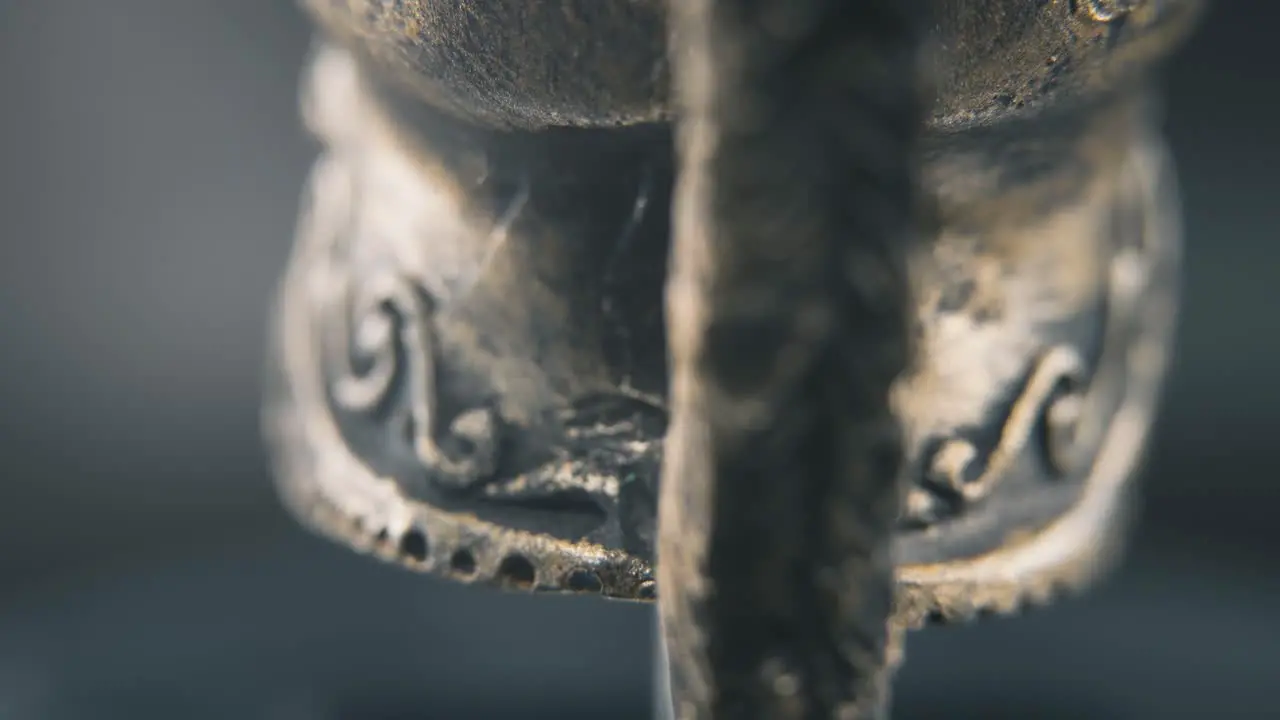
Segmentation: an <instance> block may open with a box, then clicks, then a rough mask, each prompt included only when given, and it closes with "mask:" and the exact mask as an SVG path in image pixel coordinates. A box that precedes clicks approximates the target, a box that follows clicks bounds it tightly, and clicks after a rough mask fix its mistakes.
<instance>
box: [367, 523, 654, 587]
mask: <svg viewBox="0 0 1280 720" xmlns="http://www.w3.org/2000/svg"><path fill="white" fill-rule="evenodd" d="M374 540H375V542H376V543H377V544H378V545H380V546H386V545H387V543H388V541H389V540H390V537H389V536H388V534H387V531H386V530H385V529H384V530H380V531H378V534H377V535H376V536H375V538H374ZM430 550H431V543H430V541H428V539H427V535H426V533H424V532H423V531H422V530H420V529H418V528H410V529H409V530H408V531H406V532H405V533H404V534H403V535H401V536H400V542H399V543H398V551H399V554H400V556H401V557H403V558H405V559H407V560H409V561H411V562H413V563H418V564H420V563H424V562H426V561H427V556H428V555H429V554H430ZM449 570H450V571H451V572H453V573H454V574H456V575H458V576H460V577H470V576H472V575H474V574H475V572H476V558H475V555H473V554H472V553H471V551H470V550H467V549H466V548H461V549H458V550H455V551H454V553H453V555H451V556H450V557H449ZM498 576H499V578H500V579H501V581H502V582H503V584H505V585H507V586H508V587H514V588H520V589H527V588H531V587H533V585H534V583H535V582H536V580H537V569H536V568H535V567H534V566H533V563H532V562H530V560H529V559H528V558H526V557H525V556H523V555H518V554H513V555H508V556H506V557H505V558H503V559H502V563H501V564H499V565H498ZM565 585H566V587H567V588H568V589H569V590H572V591H574V592H582V593H598V592H600V591H601V590H603V589H604V584H603V583H602V582H601V580H600V576H599V575H597V574H596V573H594V572H592V571H590V570H575V571H573V572H572V573H570V574H569V576H568V577H567V578H566V580H565ZM653 590H654V588H653V582H652V581H649V582H646V583H644V584H643V585H642V586H641V587H640V589H639V592H638V593H637V595H638V597H640V598H648V599H652V598H653V596H654V593H653Z"/></svg>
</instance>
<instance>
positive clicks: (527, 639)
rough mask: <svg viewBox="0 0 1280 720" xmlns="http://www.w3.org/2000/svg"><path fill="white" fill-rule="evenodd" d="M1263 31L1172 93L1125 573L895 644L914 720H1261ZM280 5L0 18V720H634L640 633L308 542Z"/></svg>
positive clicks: (1269, 155)
mask: <svg viewBox="0 0 1280 720" xmlns="http://www.w3.org/2000/svg"><path fill="white" fill-rule="evenodd" d="M1277 19H1280V14H1278V13H1277V8H1276V7H1273V6H1272V5H1268V4H1265V3H1244V2H1237V1H1232V0H1226V1H1220V2H1219V3H1218V7H1217V8H1216V11H1215V12H1214V13H1213V14H1212V15H1211V16H1210V18H1209V22H1208V23H1207V25H1206V26H1205V27H1204V29H1203V30H1202V32H1201V33H1200V35H1199V36H1198V37H1197V38H1196V39H1195V41H1194V42H1193V43H1192V44H1191V45H1190V47H1188V48H1187V49H1186V51H1185V52H1184V53H1183V54H1182V55H1181V56H1180V57H1179V59H1178V60H1177V62H1176V63H1174V66H1173V68H1172V70H1171V72H1170V79H1169V87H1170V94H1169V111H1170V116H1169V121H1168V129H1169V133H1170V136H1171V138H1172V142H1173V145H1174V148H1175V151H1176V153H1177V157H1178V160H1179V162H1180V167H1181V173H1182V185H1183V190H1184V195H1185V201H1186V213H1187V224H1188V236H1189V242H1190V245H1189V249H1188V265H1189V271H1188V276H1187V310H1186V313H1185V320H1184V326H1183V327H1184V330H1183V333H1182V338H1181V347H1180V354H1179V359H1178V363H1177V367H1176V373H1175V376H1174V378H1173V380H1172V382H1171V384H1170V386H1169V392H1168V397H1167V402H1166V406H1165V410H1166V411H1165V415H1164V420H1163V423H1162V425H1161V428H1160V432H1159V436H1158V440H1157V443H1156V447H1155V450H1154V455H1153V461H1152V464H1151V467H1150V469H1149V471H1148V475H1147V483H1146V490H1147V492H1146V503H1145V519H1144V524H1143V525H1142V530H1141V533H1140V535H1139V538H1138V541H1137V544H1136V547H1135V548H1134V550H1133V553H1132V554H1131V556H1130V561H1129V563H1128V564H1127V566H1126V567H1125V569H1124V570H1123V572H1122V573H1121V574H1120V575H1119V576H1117V577H1116V578H1115V579H1113V580H1112V581H1110V582H1109V583H1107V584H1106V585H1105V586H1103V587H1102V588H1099V590H1098V591H1097V592H1094V593H1092V594H1090V595H1089V596H1088V597H1087V598H1084V599H1080V600H1075V601H1071V602H1067V603H1064V604H1062V605H1060V606H1058V607H1055V608H1054V609H1052V610H1048V611H1044V612H1039V613H1036V614H1034V615H1032V616H1029V617H1026V618H1023V619H1018V620H1011V621H999V622H993V623H988V624H983V625H980V626H978V627H970V628H964V629H954V630H939V631H932V632H929V633H925V634H922V635H920V636H919V637H917V638H915V639H913V641H912V644H911V647H910V658H911V661H910V662H909V664H908V666H907V669H906V671H905V672H904V674H903V675H902V678H901V682H900V685H899V695H900V701H899V711H900V714H899V717H902V718H930V717H932V718H1006V717H1007V718H1043V719H1045V720H1054V719H1063V720H1065V719H1067V718H1071V719H1075V718H1080V719H1087V720H1112V719H1116V720H1119V719H1121V718H1124V719H1130V718H1175V717H1176V718H1183V717H1196V718H1280V695H1278V694H1277V684H1278V683H1280V613H1277V612H1276V610H1277V609H1280V573H1278V572H1277V569H1278V568H1280V503H1278V502H1277V501H1280V483H1277V477H1276V476H1277V471H1278V470H1277V467H1278V466H1277V453H1278V452H1280V442H1278V441H1277V440H1276V437H1277V429H1278V428H1280V425H1278V424H1277V422H1276V420H1277V418H1278V417H1280V410H1278V408H1280V381H1277V372H1276V370H1275V366H1276V362H1277V357H1280V355H1278V353H1280V319H1278V316H1280V242H1277V241H1278V240H1280V180H1277V173H1280V132H1278V131H1277V121H1276V114H1277V112H1278V111H1280V100H1277V99H1276V98H1277V97H1278V96H1280V85H1278V81H1277V80H1276V73H1277V72H1280V64H1278V63H1277V62H1276V61H1275V52H1274V51H1275V48H1274V47H1273V45H1274V42H1275V41H1274V37H1273V36H1274V28H1275V27H1276V21H1277ZM309 39H310V37H309V32H308V29H307V27H306V25H305V24H304V23H303V21H302V18H301V17H300V16H299V14H298V12H297V11H296V10H295V8H294V7H293V5H292V4H291V3H289V2H287V0H219V1H217V2H215V1H214V0H184V1H182V2H174V1H173V0H115V1H114V2H103V1H93V0H75V1H73V0H60V1H58V2H39V1H38V0H0V720H27V719H29V718H30V719H35V720H46V719H55V720H61V719H63V718H66V719H68V720H81V719H93V718H138V719H143V720H147V719H149V718H171V719H175V720H183V719H186V718H191V719H202V718H211V719H212V718H235V719H236V720H249V719H253V720H256V719H257V718H263V719H267V718H271V719H277V718H278V719H280V720H286V719H296V720H337V719H343V720H346V719H348V718H350V719H353V720H354V719H357V718H358V719H361V720H392V719H393V718H394V719H401V718H403V719H406V720H407V719H409V718H482V717H495V718H498V717H502V718H507V717H509V718H528V717H535V718H536V717H548V718H550V717H555V718H579V717H581V718H645V717H647V716H648V712H649V707H648V701H649V692H650V691H649V677H648V669H649V659H648V653H649V652H650V647H649V641H650V637H651V631H652V628H651V617H650V613H649V610H648V609H646V608H644V607H642V606H636V605H623V604H612V603H602V602H598V601H596V602H591V601H583V600H573V599H562V598H538V599H530V598H525V597H509V596H502V595H498V594H495V593H490V592H485V591H480V590H475V589H469V588H462V587H455V586H452V585H447V584H443V583H439V582H435V581H432V580H430V579H424V578H422V577H417V576H411V575H409V574H407V573H401V572H398V571H395V570H391V569H388V568H384V567H382V566H380V565H377V564H376V563H373V562H372V561H368V560H366V559H364V558H360V557H356V556H354V555H352V554H349V553H347V552H346V551H343V550H340V549H338V548H336V547H332V546H330V545H329V544H327V543H326V542H324V541H320V540H318V539H315V538H312V537H310V536H308V535H306V534H304V533H303V532H302V531H301V530H298V529H296V528H295V527H294V526H293V525H292V523H291V521H290V520H289V519H288V518H287V517H286V516H285V515H284V514H283V512H282V511H281V510H280V509H279V508H278V507H277V505H276V502H275V498H274V496H273V495H272V490H271V486H270V484H269V480H268V477H267V473H266V469H265V459H264V456H263V452H262V450H261V447H260V443H259V439H258V418H257V408H258V393H259V385H258V382H259V368H260V363H261V362H262V360H261V356H262V345H263V343H262V340H263V336H264V317H265V315H264V313H265V309H266V305H267V300H268V295H269V293H270V291H271V287H272V284H273V282H274V280H275V278H276V276H277V274H278V272H279V271H280V270H281V267H282V265H283V262H284V258H285V255H286V252H287V250H288V248H289V244H290V241H291V234H292V231H293V224H294V220H295V212H296V208H297V202H298V195H299V191H300V189H301V187H302V180H303V176H304V173H305V172H306V170H307V167H308V164H309V162H310V161H311V159H312V157H313V154H314V152H315V147H314V146H313V144H312V142H311V141H310V140H309V139H308V138H307V137H306V136H305V135H304V134H303V133H302V132H301V130H300V127H299V122H298V120H297V113H296V102H295V98H296V89H295V88H296V83H297V78H298V73H299V69H300V67H301V61H302V58H303V55H304V53H305V51H306V48H307V46H308V43H309Z"/></svg>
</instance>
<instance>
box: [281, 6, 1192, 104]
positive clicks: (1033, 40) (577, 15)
mask: <svg viewBox="0 0 1280 720" xmlns="http://www.w3.org/2000/svg"><path fill="white" fill-rule="evenodd" d="M667 3H668V0H540V1H539V2H528V1H527V0H405V1H402V2H395V3H390V2H385V1H384V0H303V4H304V5H305V6H306V7H307V8H308V10H310V11H311V14H312V15H313V17H315V18H316V19H317V21H318V22H319V23H320V25H321V26H322V27H324V28H325V29H326V30H327V31H328V32H329V33H330V34H331V35H332V36H334V37H337V38H340V39H341V40H342V41H343V42H344V43H345V44H346V45H348V46H349V47H352V48H354V49H355V50H356V52H358V53H359V54H360V55H361V56H363V57H366V58H368V59H369V60H370V61H371V65H372V66H373V67H374V68H376V72H377V73H378V74H380V75H384V76H386V77H388V78H390V79H391V80H392V82H394V83H396V84H397V85H398V86H400V87H402V88H404V89H406V91H407V92H410V93H411V94H415V95H418V96H420V97H424V98H427V99H429V101H430V102H431V103H432V104H433V105H435V106H436V107H440V108H443V109H445V110H446V111H448V112H450V113H452V114H455V115H457V116H459V117H462V118H464V119H469V120H471V121H474V122H477V123H479V124H484V125H490V126H494V127H510V128H526V129H536V128H545V127H566V126H572V127H607V126H617V125H633V124H639V123H650V122H657V121H665V120H669V119H670V118H671V109H670V108H671V103H670V92H671V90H670V68H669V63H668V60H667V54H666V38H665V32H666V30H665V26H666V19H665V15H666V6H667ZM931 4H932V6H933V7H932V10H933V16H934V27H933V28H932V42H931V50H932V52H931V54H930V58H929V67H930V70H931V74H932V75H933V77H934V78H936V85H937V89H938V91H937V97H936V100H935V103H934V107H933V124H934V125H935V126H937V127H957V126H967V125H971V124H973V123H978V122H991V121H995V120H998V119H1002V118H1006V117H1011V116H1017V115H1023V114H1027V113H1029V112H1031V111H1034V110H1037V109H1039V108H1041V107H1044V106H1045V105H1047V104H1051V103H1052V102H1053V101H1054V100H1055V99H1057V98H1059V97H1064V96H1065V97H1072V98H1074V97H1077V96H1079V94H1080V93H1081V92H1098V91H1100V90H1102V89H1103V88H1106V87H1114V85H1115V83H1116V80H1117V79H1118V78H1121V77H1124V76H1126V75H1129V74H1132V73H1133V72H1134V71H1135V70H1137V69H1139V68H1143V67H1147V66H1149V65H1150V64H1151V63H1152V62H1153V61H1154V60H1156V59H1158V58H1159V57H1160V56H1162V55H1164V54H1165V53H1167V52H1168V49H1169V47H1170V46H1171V45H1172V44H1173V43H1175V42H1176V41H1177V40H1178V39H1179V38H1180V37H1181V36H1182V35H1183V34H1185V33H1186V31H1187V30H1188V28H1189V27H1190V23H1191V21H1192V20H1193V19H1194V16H1195V13H1196V7H1195V6H1196V5H1197V4H1198V3H1197V0H931Z"/></svg>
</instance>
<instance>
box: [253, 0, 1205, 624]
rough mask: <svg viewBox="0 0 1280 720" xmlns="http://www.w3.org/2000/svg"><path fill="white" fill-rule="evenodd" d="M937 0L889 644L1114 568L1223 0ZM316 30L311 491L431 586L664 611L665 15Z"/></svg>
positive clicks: (306, 284) (485, 10) (289, 350)
mask: <svg viewBox="0 0 1280 720" xmlns="http://www.w3.org/2000/svg"><path fill="white" fill-rule="evenodd" d="M933 5H934V10H935V12H936V17H937V23H936V25H935V26H934V27H933V28H932V32H931V34H930V39H929V42H928V47H929V48H930V50H931V52H930V54H929V56H928V62H927V66H928V67H929V68H931V74H930V77H931V78H933V79H934V81H935V85H934V92H933V93H932V95H933V104H932V108H933V114H932V116H931V119H930V120H929V121H928V122H927V123H926V125H925V128H926V132H925V134H924V136H923V137H922V138H921V143H922V145H921V148H920V151H921V155H922V159H921V161H920V164H919V167H918V171H919V175H920V189H921V190H922V191H923V198H924V200H925V205H924V207H923V208H922V209H921V211H920V212H919V213H918V217H919V218H920V220H921V222H922V228H921V229H922V232H921V237H920V238H919V242H918V243H917V244H915V245H914V246H913V247H912V248H911V250H910V252H909V253H908V255H907V257H906V258H905V261H906V270H907V274H908V279H909V281H910V287H911V292H910V295H909V302H908V306H909V310H910V312H909V315H910V318H909V323H910V328H911V330H912V345H913V360H912V361H911V363H910V365H909V366H908V367H907V369H906V372H905V373H903V374H901V376H899V377H898V378H897V380H896V381H894V382H893V383H892V385H891V387H890V392H889V400H890V405H889V409H890V410H891V411H892V415H893V419H894V420H895V423H896V425H898V426H899V427H900V429H901V442H902V449H903V450H904V452H903V453H902V455H901V457H902V460H903V462H902V469H901V473H900V479H901V482H902V483H903V487H904V488H905V490H904V495H903V497H902V500H903V506H902V508H901V512H900V513H899V517H898V520H897V523H896V525H895V526H894V528H893V532H892V534H893V537H892V547H891V550H892V556H893V560H894V563H895V565H896V570H895V574H896V583H895V589H894V598H893V613H892V615H893V623H892V629H893V631H894V632H900V631H901V629H903V628H909V627H918V626H920V625H921V624H923V623H925V622H927V621H930V620H944V621H953V620H963V619H968V618H971V617H974V616H975V615H978V614H980V613H984V612H1003V611H1010V610H1014V609H1016V608H1018V607H1021V606H1023V605H1025V604H1028V603H1036V602H1043V601H1045V600H1047V599H1049V598H1050V597H1051V596H1052V595H1053V594H1055V593H1057V592H1059V591H1061V590H1063V589H1070V588H1074V587H1079V586H1081V585H1083V584H1084V583H1086V582H1087V581H1088V580H1090V579H1091V578H1092V577H1094V576H1095V575H1096V574H1097V573H1098V572H1099V571H1100V570H1101V569H1103V568H1104V567H1105V565H1106V564H1107V563H1108V562H1109V561H1110V559H1111V558H1113V557H1114V553H1112V552H1111V550H1112V549H1113V545H1114V542H1115V540H1116V539H1117V537H1118V536H1119V534H1120V533H1121V532H1122V531H1123V527H1124V523H1123V522H1122V520H1123V514H1124V508H1125V502H1124V498H1125V495H1126V494H1127V492H1128V488H1129V486H1130V483H1129V482H1128V481H1129V480H1130V479H1131V478H1132V477H1133V475H1134V473H1135V470H1136V464H1137V462H1138V461H1139V459H1140V456H1141V452H1142V450H1143V447H1144V444H1145V439H1146V435H1147V431H1148V427H1149V425H1150V422H1151V417H1152V413H1153V412H1154V406H1155V402H1156V398H1157V395H1158V390H1159V387H1160V384H1161V379H1162V376H1163V370H1164V366H1165V362H1166V355H1167V353H1168V345H1169V341H1170V336H1171V332H1172V326H1173V318H1174V314H1175V308H1176V299H1177V294H1178V293H1177V271H1178V258H1179V245H1180V238H1179V233H1178V224H1177V215H1178V212H1177V199H1176V193H1175V191H1174V189H1173V179H1172V178H1173V172H1172V168H1171V166H1170V163H1169V161H1168V159H1167V157H1166V154H1165V151H1164V149H1163V145H1162V143H1161V140H1160V138H1159V134H1158V132H1157V130H1156V122H1157V120H1158V109H1157V108H1156V107H1155V103H1154V102H1153V99H1152V91H1151V90H1150V87H1149V85H1150V83H1149V78H1150V74H1151V71H1152V70H1153V67H1154V63H1155V62H1156V61H1157V60H1158V59H1159V58H1160V57H1162V56H1163V55H1164V54H1166V53H1168V52H1169V51H1170V50H1171V48H1172V47H1173V44H1174V43H1175V42H1176V41H1177V39H1178V38H1180V37H1181V36H1182V34H1183V33H1185V31H1186V29H1187V28H1188V27H1189V24H1190V22H1191V21H1192V19H1193V18H1194V17H1195V14H1196V10H1197V8H1198V6H1199V4H1198V3H1197V2H1195V1H1194V0H1146V1H1139V0H1123V1H1122V0H1078V1H1076V2H1066V1H1065V0H1050V1H1049V2H1035V3H1032V2H1023V1H1021V0H989V1H986V2H977V3H965V2H961V1H960V0H955V1H953V0H934V3H933ZM308 6H309V7H311V9H312V10H313V12H314V14H315V15H316V17H317V19H318V20H319V21H320V23H321V25H322V26H323V27H325V28H326V29H327V31H328V35H329V39H328V40H326V41H325V42H323V43H322V44H320V45H319V46H318V47H317V51H316V53H315V55H314V57H313V58H312V60H311V65H310V70H309V73H308V77H307V79H306V82H305V90H304V110H305V116H306V119H307V123H308V125H309V127H310V129H311V130H312V132H313V133H315V135H316V136H317V137H318V138H319V139H320V140H321V141H322V142H323V144H324V152H323V155H322V157H321V158H320V160H319V161H318V162H317V164H316V167H315V168H314V170H313V172H312V177H311V180H310V186H309V188H308V191H307V195H308V197H307V199H306V201H305V203H304V208H303V212H302V221H301V227H300V231H299V237H298V241H297V245H296V249H295V253H294V256H293V257H292V259H291V261H290V265H289V268H288V270H287V272H286V275H285V278H284V280H283V282H282V284H281V287H280V292H279V297H278V305H277V308H276V314H275V321H274V324H273V328H272V336H271V337H272V345H273V352H272V360H271V364H270V383H269V402H268V405H267V410H266V427H267V429H268V432H269V434H270V436H271V441H272V447H273V449H274V457H275V459H276V464H277V475H278V477H279V480H280V487H281V489H282V492H283V494H284V496H285V498H286V499H287V501H288V502H289V504H290V505H291V507H293V508H294V509H295V510H296V511H297V512H298V514H299V516H300V517H301V518H303V519H304V520H306V521H307V522H308V523H310V524H312V525H313V526H314V527H316V528H318V529H319V530H321V531H322V532H324V533H326V534H329V535H331V536H334V537H337V538H340V539H342V540H343V541H345V542H347V543H349V544H351V545H353V546H356V547H358V548H361V549H364V550H367V551H369V552H371V553H373V554H375V555H377V556H379V557H382V558H384V559H387V560H391V561H395V562H398V563H401V564H403V565H405V566H407V567H410V568H412V569H417V570H422V571H428V572H434V573H439V574H444V575H448V576H450V577H453V578H455V579H459V580H463V581H467V582H480V583H492V584H497V585H500V586H503V587H507V588H512V589H525V590H547V591H565V592H581V593H593V594H601V595H604V596H608V597H614V598H624V599H638V600H647V599H652V598H653V597H655V594H656V593H657V592H658V591H659V590H660V588H658V587H657V584H656V581H655V580H656V579H655V574H654V563H655V555H656V549H657V548H656V544H657V536H656V531H655V527H656V519H657V514H658V507H657V500H658V496H659V492H658V491H659V487H658V483H659V468H660V465H661V463H662V462H663V445H664V439H665V437H666V435H667V430H668V428H667V423H668V411H669V408H670V403H671V401H672V396H671V395H669V393H668V384H669V381H670V379H671V378H669V377H668V367H667V366H668V353H669V347H668V343H667V333H666V328H665V325H664V322H665V321H664V314H663V290H664V284H665V283H666V279H667V273H668V256H669V254H670V243H671V219H672V202H673V201H672V198H673V187H674V182H675V178H676V168H675V165H674V160H675V157H676V154H677V153H676V147H677V144H676V143H675V142H674V140H673V132H672V127H671V124H670V122H669V121H670V117H671V114H672V113H671V110H670V107H671V106H670V101H669V100H668V97H667V95H668V92H669V89H668V82H669V81H668V75H669V72H670V71H669V69H668V63H667V61H666V60H665V57H666V55H665V52H666V43H665V41H664V40H663V35H662V32H661V28H662V26H663V24H664V23H665V22H666V21H667V18H666V17H665V14H664V13H662V12H660V8H661V4H660V3H658V2H656V0H655V1H654V2H650V0H641V1H640V2H635V3H617V4H615V3H608V2H606V3H593V4H591V5H590V7H588V5H584V4H581V3H574V2H569V1H566V2H551V3H523V4H520V7H519V8H516V7H515V5H512V4H509V3H502V2H499V3H491V4H482V3H470V2H462V3H436V2H418V3H396V4H384V3H368V7H364V6H365V4H364V3H360V2H355V3H346V2H342V3H330V2H322V1H321V0H312V1H310V2H308ZM602 43H603V44H602ZM611 49H616V50H617V52H616V53H614V54H613V55H610V59H608V60H601V59H600V58H601V57H603V54H608V51H610V50H611ZM598 56H599V57H598ZM514 68H520V71H519V72H516V71H515V70H514ZM677 349H678V348H677ZM677 355H678V353H677ZM748 409H749V408H748ZM668 515H670V513H668ZM670 552H672V551H671V549H670V548H668V549H666V550H664V556H669V553H670Z"/></svg>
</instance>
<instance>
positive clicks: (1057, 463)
mask: <svg viewBox="0 0 1280 720" xmlns="http://www.w3.org/2000/svg"><path fill="white" fill-rule="evenodd" d="M1085 372H1086V368H1085V362H1084V359H1083V358H1081V356H1080V353H1079V352H1078V351H1077V350H1076V349H1075V348H1072V347H1070V346H1067V345H1058V346H1054V347H1052V348H1050V349H1049V350H1047V351H1046V352H1045V353H1043V354H1042V355H1041V356H1040V357H1039V359H1038V360H1037V361H1036V363H1035V365H1034V367H1033V368H1032V370H1031V373H1030V375H1029V376H1028V377H1027V380H1026V382H1025V383H1024V384H1023V386H1022V389H1021V391H1020V392H1019V393H1018V396H1017V398H1016V399H1015V400H1014V402H1013V404H1012V406H1011V407H1010V409H1009V412H1008V414H1007V415H1006V416H1005V418H1004V422H1003V424H1002V426H1001V428H1000V434H999V438H998V440H997V441H996V443H995V446H994V447H993V448H991V450H990V451H989V452H986V453H984V452H983V451H982V449H981V448H979V446H978V445H977V444H976V443H975V442H974V441H973V440H970V439H968V438H964V437H959V436H954V437H949V438H947V439H945V440H943V441H942V442H941V443H939V444H938V445H937V446H936V449H935V450H934V451H933V453H932V454H931V455H930V456H929V458H928V460H927V465H926V468H925V477H924V478H923V481H924V482H923V486H922V487H915V488H912V489H911V490H910V491H909V492H908V495H907V502H906V508H905V511H904V518H903V519H904V521H905V522H907V523H908V524H911V525H926V524H929V523H933V522H936V521H937V520H939V519H941V517H942V516H943V515H945V514H947V513H948V511H952V510H954V509H955V508H956V507H957V506H959V507H963V506H967V505H972V504H975V503H978V502H980V501H982V500H983V499H985V498H987V497H988V496H990V495H991V494H992V492H994V491H995V489H996V488H997V487H998V486H999V485H1000V482H1001V480H1003V479H1004V478H1005V477H1006V476H1007V475H1009V473H1010V470H1011V469H1012V466H1013V464H1014V463H1015V462H1016V461H1017V459H1018V458H1019V457H1020V456H1021V455H1022V454H1023V452H1024V451H1025V450H1026V449H1027V447H1028V445H1030V444H1031V443H1033V442H1034V441H1035V440H1036V439H1037V438H1036V435H1037V430H1038V429H1041V428H1043V431H1044V435H1043V438H1042V442H1043V444H1042V448H1043V451H1044V453H1045V456H1046V460H1047V461H1048V463H1049V466H1050V469H1051V471H1053V472H1054V473H1056V474H1063V473H1066V472H1068V471H1069V465H1070V460H1071V455H1072V450H1073V446H1074V445H1075V428H1076V427H1077V424H1078V422H1079V420H1080V417H1081V414H1082V409H1083V405H1084V396H1083V394H1082V387H1083V385H1084V383H1085Z"/></svg>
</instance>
